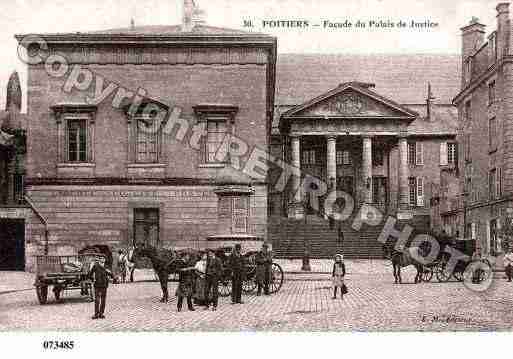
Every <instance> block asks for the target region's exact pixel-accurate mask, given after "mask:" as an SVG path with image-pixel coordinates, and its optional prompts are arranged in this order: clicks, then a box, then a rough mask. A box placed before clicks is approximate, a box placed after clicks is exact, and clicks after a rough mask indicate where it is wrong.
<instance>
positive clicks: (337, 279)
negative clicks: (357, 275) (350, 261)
mask: <svg viewBox="0 0 513 359" xmlns="http://www.w3.org/2000/svg"><path fill="white" fill-rule="evenodd" d="M345 275H346V265H345V263H344V256H343V255H342V254H337V255H335V262H334V263H333V271H332V274H331V277H332V282H333V299H337V288H340V299H344V294H345V292H346V291H347V289H346V285H345V283H344V276H345Z"/></svg>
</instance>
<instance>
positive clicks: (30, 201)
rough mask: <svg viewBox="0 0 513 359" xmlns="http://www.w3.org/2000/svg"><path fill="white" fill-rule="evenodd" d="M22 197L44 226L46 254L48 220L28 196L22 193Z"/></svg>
mask: <svg viewBox="0 0 513 359" xmlns="http://www.w3.org/2000/svg"><path fill="white" fill-rule="evenodd" d="M23 198H24V199H25V201H26V202H27V203H28V205H29V206H30V208H31V209H32V210H33V211H34V213H35V214H36V216H37V218H39V220H40V221H41V223H42V224H43V226H45V242H44V254H45V255H48V222H47V221H46V219H45V217H43V215H42V214H41V213H40V212H39V211H38V209H37V208H36V206H35V205H34V202H32V200H31V199H30V197H29V196H27V195H24V196H23Z"/></svg>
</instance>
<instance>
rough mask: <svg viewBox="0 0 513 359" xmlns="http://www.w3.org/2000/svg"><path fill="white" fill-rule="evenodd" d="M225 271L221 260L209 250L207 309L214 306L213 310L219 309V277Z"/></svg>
mask: <svg viewBox="0 0 513 359" xmlns="http://www.w3.org/2000/svg"><path fill="white" fill-rule="evenodd" d="M222 271H223V264H222V263H221V260H220V259H219V258H217V257H216V255H215V253H214V251H213V250H212V249H209V250H207V265H206V269H205V278H206V291H205V293H206V299H207V304H206V307H207V309H208V307H209V306H210V304H212V310H213V311H215V310H216V309H217V302H218V298H219V277H221V274H222Z"/></svg>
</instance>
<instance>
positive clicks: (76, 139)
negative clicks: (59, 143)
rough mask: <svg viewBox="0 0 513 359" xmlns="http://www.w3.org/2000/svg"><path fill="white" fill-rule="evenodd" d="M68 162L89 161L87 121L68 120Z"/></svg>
mask: <svg viewBox="0 0 513 359" xmlns="http://www.w3.org/2000/svg"><path fill="white" fill-rule="evenodd" d="M67 140H68V151H67V152H68V162H86V161H87V120H86V119H83V120H82V119H76V120H68V131H67Z"/></svg>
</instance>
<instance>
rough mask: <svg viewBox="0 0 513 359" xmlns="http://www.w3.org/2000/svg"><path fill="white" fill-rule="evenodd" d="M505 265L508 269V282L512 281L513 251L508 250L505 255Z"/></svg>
mask: <svg viewBox="0 0 513 359" xmlns="http://www.w3.org/2000/svg"><path fill="white" fill-rule="evenodd" d="M504 266H505V268H504V269H505V271H506V277H507V278H508V282H511V277H513V267H512V266H513V252H508V253H507V254H506V255H505V256H504Z"/></svg>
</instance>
